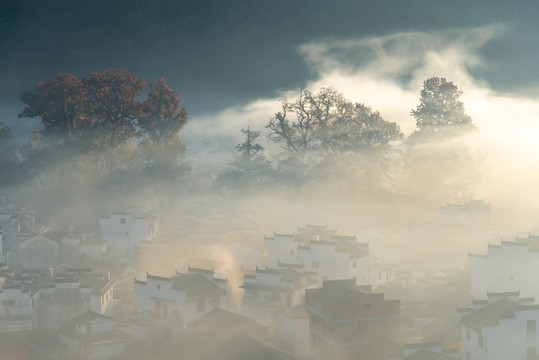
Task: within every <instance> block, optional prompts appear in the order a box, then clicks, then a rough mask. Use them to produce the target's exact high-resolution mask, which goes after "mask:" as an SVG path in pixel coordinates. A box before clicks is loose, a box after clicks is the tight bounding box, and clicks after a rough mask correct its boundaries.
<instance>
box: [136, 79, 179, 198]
mask: <svg viewBox="0 0 539 360" xmlns="http://www.w3.org/2000/svg"><path fill="white" fill-rule="evenodd" d="M187 120H188V113H187V110H186V109H185V107H184V106H183V105H182V104H181V101H180V95H179V94H178V93H177V92H176V91H174V90H172V89H171V88H169V87H168V86H167V85H166V82H165V80H164V79H157V80H155V81H154V82H153V83H152V84H150V86H149V93H148V97H147V99H146V100H145V101H144V102H143V104H142V109H141V112H140V115H139V117H138V120H137V126H138V128H139V131H138V134H137V135H138V137H139V139H140V144H139V154H140V155H141V157H142V160H143V163H144V165H143V166H144V173H145V175H146V178H147V180H149V182H150V184H151V187H152V188H153V189H154V191H155V192H156V195H159V198H160V199H163V201H164V202H166V204H167V205H166V206H169V207H170V206H172V205H173V204H172V202H171V196H170V194H171V193H173V190H174V185H175V182H176V181H177V180H178V179H179V178H180V177H181V175H183V174H184V173H185V172H186V170H187V168H188V167H187V166H186V165H185V164H184V163H181V162H180V157H181V155H182V154H183V152H184V149H185V148H184V146H183V144H182V142H181V141H180V130H181V129H183V127H184V126H185V124H187Z"/></svg>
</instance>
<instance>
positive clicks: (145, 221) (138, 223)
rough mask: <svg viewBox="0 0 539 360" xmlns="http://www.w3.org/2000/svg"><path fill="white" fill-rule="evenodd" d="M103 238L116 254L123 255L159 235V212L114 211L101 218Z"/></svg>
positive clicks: (100, 224)
mask: <svg viewBox="0 0 539 360" xmlns="http://www.w3.org/2000/svg"><path fill="white" fill-rule="evenodd" d="M99 226H100V228H101V239H102V240H104V241H106V242H107V248H110V249H114V251H115V255H117V256H119V255H123V254H125V253H127V252H129V251H133V250H135V249H136V248H137V247H139V246H141V245H143V244H144V243H147V242H149V241H152V240H153V239H155V238H156V237H157V236H158V235H159V219H158V217H157V214H154V213H150V212H148V211H142V210H132V209H130V210H126V211H121V212H113V213H111V214H110V215H109V216H107V217H102V218H101V219H99Z"/></svg>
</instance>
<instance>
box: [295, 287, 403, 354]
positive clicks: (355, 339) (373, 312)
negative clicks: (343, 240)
mask: <svg viewBox="0 0 539 360" xmlns="http://www.w3.org/2000/svg"><path fill="white" fill-rule="evenodd" d="M305 310H306V311H307V312H308V313H309V316H310V336H311V341H310V343H311V352H312V354H313V356H314V357H316V358H317V359H328V360H337V359H348V358H350V357H353V356H356V357H357V356H358V355H359V354H361V352H362V351H363V350H364V349H365V348H366V347H368V345H370V344H372V343H374V342H375V341H376V340H377V339H380V338H383V337H389V338H394V337H397V336H398V335H399V332H400V301H399V300H385V299H384V294H375V293H370V292H369V287H358V286H356V282H355V280H354V279H349V280H338V281H324V283H323V287H322V288H318V289H309V290H306V292H305Z"/></svg>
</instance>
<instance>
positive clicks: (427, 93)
mask: <svg viewBox="0 0 539 360" xmlns="http://www.w3.org/2000/svg"><path fill="white" fill-rule="evenodd" d="M461 95H462V90H460V89H459V88H458V87H457V86H456V85H455V84H453V83H452V82H450V81H447V80H446V79H445V78H439V77H432V78H429V79H427V80H425V82H424V83H423V89H422V90H421V94H420V98H419V105H418V106H417V108H416V109H415V110H412V111H411V115H412V116H413V117H414V118H415V120H416V127H417V130H416V134H415V135H414V136H413V137H415V136H417V137H419V136H421V134H423V133H425V134H426V135H427V136H429V135H432V134H433V133H439V135H440V136H454V135H456V134H458V133H462V132H465V131H470V130H476V127H475V125H474V124H473V122H472V118H471V117H470V116H468V115H467V114H466V111H465V109H464V104H463V103H462V101H460V96H461Z"/></svg>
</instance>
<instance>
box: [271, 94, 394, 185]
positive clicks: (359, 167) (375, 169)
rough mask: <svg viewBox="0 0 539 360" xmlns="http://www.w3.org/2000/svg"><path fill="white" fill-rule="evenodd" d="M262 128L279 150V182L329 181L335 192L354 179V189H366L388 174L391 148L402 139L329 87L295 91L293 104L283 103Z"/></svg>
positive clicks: (377, 115) (390, 125)
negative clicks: (282, 156) (336, 188)
mask: <svg viewBox="0 0 539 360" xmlns="http://www.w3.org/2000/svg"><path fill="white" fill-rule="evenodd" d="M266 128H267V129H268V130H269V138H270V139H271V140H272V141H273V142H275V143H276V144H279V145H280V146H281V148H282V149H283V150H284V154H283V155H284V159H281V161H280V162H279V165H278V166H277V169H278V170H280V173H279V175H278V177H279V178H281V179H291V180H293V181H295V182H297V183H300V184H302V183H303V184H304V183H307V182H308V181H310V180H312V179H318V180H320V181H326V180H331V181H330V184H332V185H337V186H340V187H341V188H344V187H346V186H344V184H343V182H350V181H355V182H356V185H355V188H361V187H362V186H357V183H359V184H361V185H364V186H363V187H364V188H365V189H366V191H369V190H368V189H372V186H373V184H374V185H378V186H379V185H380V184H381V181H380V180H381V178H383V177H386V176H385V175H387V174H388V173H389V163H390V162H391V160H392V158H393V157H394V156H395V152H394V149H395V145H396V144H397V143H398V142H400V141H401V140H402V139H403V135H402V132H401V130H400V127H399V126H398V125H397V124H396V123H394V122H388V121H385V120H384V119H383V118H382V116H381V115H380V113H379V112H377V111H374V110H372V109H371V108H370V107H368V106H366V105H364V104H360V103H354V102H352V101H350V100H348V99H346V98H345V97H344V95H343V94H341V93H339V92H337V91H336V90H335V89H332V88H322V89H320V91H318V92H316V93H313V92H310V91H308V90H301V91H299V92H298V97H297V99H296V100H295V101H294V102H290V101H288V100H287V99H283V100H282V110H281V111H280V112H278V113H276V114H275V116H274V117H273V118H272V119H271V120H270V121H269V123H268V124H267V125H266ZM282 171H284V172H285V173H282ZM344 175H346V176H344ZM302 177H303V178H304V179H303V180H302V181H300V180H299V179H300V178H302ZM367 178H369V180H367ZM377 182H378V183H377ZM376 183H377V184H376ZM367 184H368V185H367ZM384 186H385V185H384Z"/></svg>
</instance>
